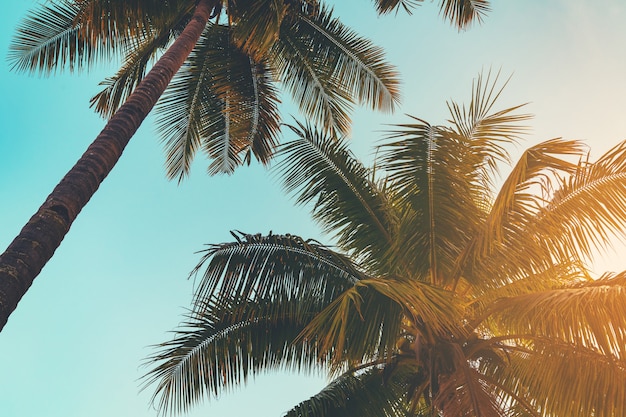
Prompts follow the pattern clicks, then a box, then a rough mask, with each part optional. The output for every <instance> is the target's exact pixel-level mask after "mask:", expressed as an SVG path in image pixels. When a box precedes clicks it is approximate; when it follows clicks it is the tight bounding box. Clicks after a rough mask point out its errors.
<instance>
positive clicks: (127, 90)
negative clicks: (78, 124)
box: [90, 35, 169, 118]
mask: <svg viewBox="0 0 626 417" xmlns="http://www.w3.org/2000/svg"><path fill="white" fill-rule="evenodd" d="M168 38H169V36H167V35H162V36H158V37H155V38H152V39H149V40H148V41H146V42H144V43H142V44H140V45H137V47H135V48H133V49H131V50H130V52H129V53H128V54H127V55H126V58H125V60H124V63H123V64H122V67H121V68H120V69H119V70H118V72H117V73H116V74H115V75H114V76H113V77H110V78H107V79H106V80H104V81H102V82H101V83H100V85H103V86H105V88H104V89H103V90H102V91H101V92H99V93H98V94H96V95H95V96H94V97H92V98H91V100H90V106H91V107H94V109H95V110H96V112H97V113H99V114H100V115H101V116H103V117H106V118H110V117H111V116H113V113H115V112H116V111H117V109H118V108H119V106H120V105H121V104H122V103H124V102H125V101H126V99H127V98H128V96H130V94H131V93H132V92H133V90H134V89H135V87H137V85H139V83H140V82H141V80H142V79H143V77H144V75H145V73H146V68H147V66H148V63H149V62H150V60H151V59H153V58H154V56H155V54H156V52H157V51H158V50H159V49H160V48H162V47H164V46H165V45H166V42H167V40H168Z"/></svg>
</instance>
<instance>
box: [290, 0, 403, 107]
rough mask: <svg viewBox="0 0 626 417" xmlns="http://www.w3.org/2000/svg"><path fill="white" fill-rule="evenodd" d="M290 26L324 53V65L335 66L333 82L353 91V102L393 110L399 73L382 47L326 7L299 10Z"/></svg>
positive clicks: (396, 101)
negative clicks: (349, 26)
mask: <svg viewBox="0 0 626 417" xmlns="http://www.w3.org/2000/svg"><path fill="white" fill-rule="evenodd" d="M290 30H292V31H294V34H295V35H296V36H298V37H300V38H306V39H309V42H310V43H311V51H312V53H313V54H314V55H315V56H321V57H324V59H323V61H324V63H325V65H327V66H328V67H329V68H331V69H333V72H332V78H331V80H332V82H333V83H334V84H335V86H336V87H338V86H343V88H345V89H347V90H348V91H349V92H350V97H351V98H350V101H351V102H357V103H359V104H361V105H369V106H370V107H371V108H372V109H374V110H384V111H392V110H393V109H394V106H395V105H396V104H397V103H398V102H399V94H400V93H399V80H398V73H397V70H396V69H395V68H394V67H392V66H391V65H389V64H388V63H387V62H385V60H384V51H383V49H382V48H380V47H377V46H374V45H373V44H372V43H371V42H370V41H369V40H367V39H364V38H362V37H360V36H358V35H357V34H356V33H355V32H354V31H352V30H350V29H349V28H347V27H346V26H344V25H343V24H342V23H341V22H340V21H339V19H337V18H333V16H332V14H331V11H330V10H329V9H327V8H326V7H324V6H322V7H320V8H319V10H317V12H316V13H315V14H310V13H309V14H303V13H301V14H299V15H298V16H297V18H295V19H294V21H293V25H292V26H290ZM336 87H335V88H336Z"/></svg>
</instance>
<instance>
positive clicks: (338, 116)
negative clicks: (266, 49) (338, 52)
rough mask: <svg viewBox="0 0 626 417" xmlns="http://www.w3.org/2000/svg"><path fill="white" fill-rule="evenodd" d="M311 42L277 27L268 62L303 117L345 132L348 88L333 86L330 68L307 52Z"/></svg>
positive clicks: (330, 128)
mask: <svg viewBox="0 0 626 417" xmlns="http://www.w3.org/2000/svg"><path fill="white" fill-rule="evenodd" d="M311 46H312V45H311V42H310V39H306V38H304V39H303V38H299V37H297V36H296V35H295V34H294V33H292V31H290V30H281V32H280V36H279V38H278V39H277V41H276V42H275V43H274V46H273V48H272V50H271V54H270V55H269V59H270V62H271V65H272V67H274V68H276V72H277V74H278V77H279V79H280V81H281V82H282V84H283V85H284V86H285V88H286V89H287V90H288V91H289V92H290V93H291V96H292V98H293V101H294V103H296V104H297V105H298V106H299V108H300V111H301V112H302V113H303V114H304V115H305V116H306V117H307V118H310V119H312V120H313V121H314V122H315V123H317V124H319V125H320V126H322V127H323V128H324V130H326V131H328V132H335V133H337V132H347V131H348V129H349V128H350V117H349V116H348V113H349V112H350V111H351V109H352V105H351V103H350V92H349V91H347V90H346V88H345V87H343V86H339V88H335V87H336V86H335V85H334V83H333V80H332V68H329V67H328V65H326V64H325V62H324V60H322V59H319V57H316V56H314V55H313V54H311V53H310V48H311Z"/></svg>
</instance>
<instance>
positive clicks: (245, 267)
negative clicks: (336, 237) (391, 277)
mask: <svg viewBox="0 0 626 417" xmlns="http://www.w3.org/2000/svg"><path fill="white" fill-rule="evenodd" d="M233 236H234V237H235V238H236V241H235V242H232V243H225V244H221V245H211V246H210V247H209V248H208V249H207V250H205V251H204V255H203V257H202V260H201V261H200V263H199V264H198V265H197V266H196V268H195V269H194V271H193V272H192V275H195V274H197V273H198V272H199V271H200V270H202V269H204V272H203V275H202V279H201V282H200V284H199V285H198V288H197V290H196V296H195V300H196V305H201V304H202V303H203V300H206V299H209V298H211V297H217V298H218V299H220V297H226V298H241V299H245V300H249V301H250V302H255V300H265V299H272V297H274V296H276V297H279V296H283V295H284V296H285V297H289V298H293V299H297V298H298V297H306V296H310V295H311V294H315V295H316V297H320V298H321V299H323V300H325V303H327V304H328V303H330V302H331V301H332V300H333V299H335V298H336V297H337V296H338V295H339V294H340V293H342V292H343V291H345V290H346V289H348V288H350V287H352V286H353V285H354V284H355V283H356V282H358V281H359V280H361V279H363V278H364V276H363V274H362V272H360V271H359V270H358V269H356V267H355V266H354V265H353V264H352V263H351V262H350V260H348V258H346V257H345V256H343V255H340V254H338V253H336V252H334V251H332V250H330V249H329V248H327V247H325V246H322V245H320V244H318V243H317V242H315V241H305V240H303V239H302V238H300V237H298V236H293V235H272V234H270V235H268V236H261V235H248V234H243V233H233Z"/></svg>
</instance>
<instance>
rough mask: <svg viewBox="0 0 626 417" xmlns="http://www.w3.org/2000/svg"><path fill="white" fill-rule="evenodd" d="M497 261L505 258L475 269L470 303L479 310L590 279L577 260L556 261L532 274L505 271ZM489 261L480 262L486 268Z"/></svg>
mask: <svg viewBox="0 0 626 417" xmlns="http://www.w3.org/2000/svg"><path fill="white" fill-rule="evenodd" d="M494 261H495V260H494ZM498 262H505V261H501V257H500V256H498V257H497V261H495V262H492V263H491V265H489V267H486V268H485V271H480V272H477V271H474V272H475V273H476V275H477V276H476V283H475V284H474V285H473V286H472V294H471V304H472V305H473V306H474V307H476V308H477V309H478V310H479V311H484V310H483V308H485V307H487V306H490V305H492V303H494V302H496V301H497V300H499V299H502V298H509V297H516V296H519V295H525V294H532V293H536V292H542V291H549V290H554V289H557V288H563V286H564V285H569V284H571V283H573V282H581V281H586V280H588V276H587V274H586V270H585V269H584V267H583V266H582V265H581V264H580V263H576V262H572V263H558V264H554V265H551V266H550V267H549V268H547V269H545V270H542V271H538V272H536V273H532V274H529V275H523V274H516V273H515V272H516V271H515V270H511V271H509V272H508V273H505V272H506V270H505V269H504V268H500V269H499V270H498V268H497V266H496V265H495V264H497V263H498ZM516 262H517V263H519V261H516ZM486 264H487V262H484V261H483V262H482V264H481V265H482V266H483V267H484V266H485V265H486Z"/></svg>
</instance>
